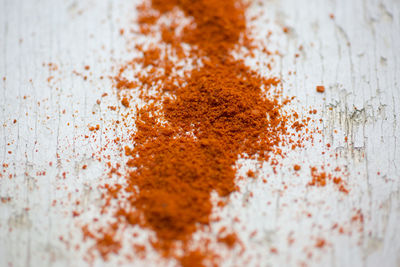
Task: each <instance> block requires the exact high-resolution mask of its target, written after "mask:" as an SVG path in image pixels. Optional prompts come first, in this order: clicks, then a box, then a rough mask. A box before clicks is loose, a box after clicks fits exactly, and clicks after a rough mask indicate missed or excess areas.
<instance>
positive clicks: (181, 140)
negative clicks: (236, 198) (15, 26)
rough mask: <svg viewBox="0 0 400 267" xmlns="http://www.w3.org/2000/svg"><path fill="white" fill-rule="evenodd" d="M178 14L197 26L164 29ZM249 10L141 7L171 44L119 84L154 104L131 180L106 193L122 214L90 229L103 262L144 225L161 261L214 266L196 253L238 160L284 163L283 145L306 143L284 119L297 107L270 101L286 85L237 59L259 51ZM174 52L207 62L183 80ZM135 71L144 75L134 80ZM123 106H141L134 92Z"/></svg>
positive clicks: (140, 126) (204, 1) (167, 1)
mask: <svg viewBox="0 0 400 267" xmlns="http://www.w3.org/2000/svg"><path fill="white" fill-rule="evenodd" d="M175 9H180V10H181V11H182V12H183V13H184V14H185V16H187V17H190V18H191V19H192V20H193V21H192V22H190V23H189V24H188V25H187V26H185V27H184V28H183V30H182V31H181V32H180V33H178V31H177V30H176V28H177V26H178V23H171V24H170V25H166V24H162V25H161V26H160V24H159V23H158V22H159V18H160V17H162V16H163V15H164V14H170V13H172V12H173V11H174V10H175ZM245 10H246V5H245V4H244V3H243V2H241V1H233V0H225V1H220V0H191V1H188V0H162V1H161V0H153V1H152V2H151V3H145V4H143V5H141V6H140V7H139V11H140V13H139V14H140V17H139V20H138V23H139V25H140V27H141V31H142V34H144V35H149V36H150V35H152V34H154V33H160V34H161V37H162V43H161V44H153V45H151V46H140V45H138V46H137V47H136V48H137V49H138V50H139V51H141V53H142V55H143V56H142V57H140V58H136V59H134V60H132V61H130V62H129V63H127V64H126V65H123V66H121V68H120V71H119V73H118V75H117V76H116V77H115V78H114V80H115V86H116V87H117V88H118V90H119V93H120V94H122V93H126V92H129V91H132V90H134V91H139V96H140V98H141V99H142V100H144V101H145V103H147V104H145V105H144V106H143V107H141V108H138V109H137V113H136V119H135V125H136V131H135V132H134V134H132V136H131V137H130V138H129V139H130V141H129V142H130V145H128V146H126V147H125V155H126V156H127V157H128V158H129V159H128V161H127V163H126V164H127V166H128V167H129V171H128V172H127V173H126V174H125V175H124V174H123V178H124V182H123V183H121V184H116V185H107V186H106V189H107V191H106V192H105V193H104V198H105V199H106V203H105V206H104V208H106V207H107V206H108V205H109V203H110V202H111V201H112V200H113V199H116V200H119V201H120V203H123V204H120V205H119V208H118V210H117V211H116V212H115V213H114V214H113V216H114V218H115V219H116V222H115V223H113V224H112V225H110V226H109V227H105V228H103V229H101V230H98V231H97V232H94V231H93V230H90V229H89V228H88V227H85V228H84V233H85V235H86V237H90V238H93V239H95V240H96V249H97V250H98V251H99V252H100V253H101V254H102V255H103V257H107V255H108V254H109V253H116V252H118V251H119V249H120V247H121V244H120V240H119V239H118V238H117V237H116V233H117V231H119V230H120V229H121V228H123V227H126V226H129V225H139V226H141V227H143V228H147V229H150V230H152V231H154V233H155V234H156V237H157V239H156V240H152V241H151V243H152V245H153V247H154V248H155V249H156V250H158V251H159V252H160V254H161V255H163V256H164V257H172V258H175V259H177V260H178V262H179V263H180V265H182V266H203V264H204V262H205V261H207V260H208V261H212V258H213V256H212V255H211V254H209V253H208V252H207V251H205V249H193V247H192V246H190V245H191V238H192V234H193V233H194V232H195V231H197V230H198V229H199V226H200V225H203V226H207V225H209V224H210V214H211V211H212V208H213V203H212V202H211V200H210V194H211V192H213V191H215V192H217V193H218V194H219V196H220V197H226V196H229V194H230V193H232V192H233V191H235V190H237V187H236V186H235V177H236V171H237V167H236V161H237V160H238V158H252V159H257V160H259V161H260V162H264V161H267V162H270V163H271V164H272V165H276V164H277V159H278V158H279V157H283V156H284V154H283V152H282V150H281V147H282V146H285V145H286V146H288V147H290V149H294V148H296V147H297V146H299V145H300V143H297V142H294V141H292V139H291V138H292V136H293V135H294V133H293V132H296V131H300V130H301V129H302V128H303V126H304V121H300V120H298V119H297V118H298V116H297V114H291V113H290V112H283V110H282V108H283V106H284V105H285V104H286V103H287V102H289V100H285V99H284V98H282V96H281V95H279V94H278V95H274V96H271V95H269V96H267V95H268V93H269V92H270V91H271V90H272V89H273V88H276V86H278V85H279V84H280V81H279V79H276V78H265V77H262V76H261V75H260V74H258V73H257V72H256V71H254V70H251V69H250V68H249V67H248V66H246V65H245V63H244V62H243V60H240V59H237V58H236V57H234V56H232V52H233V51H236V50H235V49H238V48H237V47H243V48H247V49H248V50H250V51H251V49H252V46H251V38H250V37H249V33H248V29H247V27H246V17H245ZM156 26H160V27H156ZM183 43H185V44H189V45H190V51H189V52H188V51H184V49H183V48H182V44H183ZM171 54H172V55H174V56H175V57H177V58H179V59H185V58H192V59H197V61H195V60H194V62H195V63H193V64H192V65H193V68H192V70H190V71H186V72H185V73H184V74H183V75H180V76H179V75H175V73H176V71H177V70H178V68H177V67H176V66H175V65H174V62H173V60H171V59H170V57H169V56H171ZM134 66H140V67H141V68H142V71H141V72H138V73H137V74H135V76H134V77H131V78H129V77H126V75H125V71H126V70H129V69H134ZM145 68H146V71H144V69H145ZM275 91H276V90H275ZM154 92H155V93H154ZM121 99H122V105H123V106H125V107H131V106H134V105H135V103H134V102H133V101H132V102H131V103H130V101H131V100H130V98H129V97H126V96H125V95H124V96H123V97H121ZM249 173H250V174H251V175H250V174H249V175H248V176H250V177H252V176H254V172H253V171H250V172H249ZM121 193H124V195H125V197H124V198H122V197H121ZM237 240H238V239H237V236H236V234H234V233H232V234H229V235H226V236H222V237H219V238H218V241H219V242H220V243H223V244H226V245H227V246H228V247H233V246H234V245H235V243H237ZM179 251H183V253H180V252H179ZM214 263H215V261H214Z"/></svg>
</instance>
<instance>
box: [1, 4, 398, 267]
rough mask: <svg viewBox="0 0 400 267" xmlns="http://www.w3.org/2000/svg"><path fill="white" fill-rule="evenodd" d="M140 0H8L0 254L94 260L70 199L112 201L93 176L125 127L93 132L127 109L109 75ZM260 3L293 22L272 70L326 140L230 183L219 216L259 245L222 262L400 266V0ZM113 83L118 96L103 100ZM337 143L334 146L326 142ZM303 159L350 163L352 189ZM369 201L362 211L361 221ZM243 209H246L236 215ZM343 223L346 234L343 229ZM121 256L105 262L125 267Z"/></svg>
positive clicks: (266, 24) (4, 262) (10, 262)
mask: <svg viewBox="0 0 400 267" xmlns="http://www.w3.org/2000/svg"><path fill="white" fill-rule="evenodd" d="M135 3H136V2H134V1H123V0H96V1H95V0H85V1H74V0H37V1H30V0H1V1H0V78H1V81H0V83H1V85H0V90H1V92H0V109H1V110H0V121H1V127H0V164H3V165H1V166H0V170H1V171H2V177H1V178H0V197H1V200H2V201H1V202H0V266H86V265H88V263H87V262H85V261H84V260H83V256H84V255H85V254H86V248H87V246H88V244H86V243H82V244H81V233H80V229H79V227H78V226H77V223H76V219H74V218H73V216H72V211H73V210H75V209H77V207H76V205H75V200H79V201H80V202H81V204H80V206H79V207H78V208H79V210H82V211H85V212H83V213H82V215H81V217H83V218H81V220H87V221H89V220H91V219H92V218H94V217H95V216H96V213H97V212H98V210H97V209H98V207H99V203H100V202H101V198H100V195H99V191H98V189H96V185H97V184H99V183H100V182H101V181H102V180H104V179H107V178H106V174H105V167H104V165H103V164H102V163H101V162H98V161H96V160H94V159H93V157H92V154H93V153H96V152H98V150H99V147H101V146H102V144H104V142H105V140H106V139H107V138H108V137H111V136H113V135H118V134H121V133H118V132H117V133H114V132H113V133H107V134H102V135H99V136H98V137H97V138H95V139H90V141H89V140H87V139H85V138H84V135H86V134H90V132H89V130H88V127H87V126H88V125H95V124H99V125H100V127H101V128H102V129H104V128H105V127H107V126H109V124H110V121H111V120H112V119H118V116H119V114H118V113H117V112H114V113H113V112H110V111H109V110H107V109H106V107H107V105H109V104H110V105H117V104H118V102H117V98H116V97H115V96H113V95H114V94H113V89H112V86H111V84H110V81H108V80H107V79H104V80H101V79H100V76H102V75H109V74H110V72H111V67H112V66H116V63H115V62H121V60H122V59H123V58H126V57H127V56H129V52H127V51H126V46H125V41H124V39H123V38H121V37H120V35H119V29H120V28H129V27H130V26H129V25H131V23H132V20H133V19H134V17H135V9H134V5H135ZM263 3H264V5H263V6H259V5H257V4H254V5H253V6H252V10H251V12H257V11H258V9H260V8H263V9H265V15H264V17H263V18H260V19H259V20H257V25H256V26H257V28H258V30H259V31H260V32H262V31H263V29H265V31H268V30H272V31H273V32H282V27H283V26H287V27H289V29H290V31H289V33H288V34H283V33H277V34H276V35H273V36H274V37H273V38H272V40H271V41H270V42H271V44H270V47H276V48H277V49H278V50H279V51H280V52H281V54H282V57H280V60H279V61H278V62H277V63H276V65H275V66H274V69H273V71H272V73H273V74H275V75H277V76H280V77H282V79H283V81H284V92H285V95H295V96H296V97H297V98H296V102H295V105H296V108H298V109H299V110H304V109H307V108H310V107H312V108H315V109H317V110H318V113H317V118H321V119H322V122H321V125H320V126H321V127H322V129H323V131H322V134H321V135H320V136H318V137H317V138H316V140H319V139H321V140H322V141H321V143H319V142H316V144H315V145H314V146H311V145H308V146H306V148H305V149H304V150H302V151H296V152H293V153H291V154H290V155H289V157H288V158H287V159H285V160H284V161H283V163H284V164H283V166H284V167H283V169H282V170H281V171H279V172H278V174H277V175H272V174H273V173H272V170H271V168H270V166H264V167H263V168H262V169H261V170H259V172H258V176H259V177H267V176H268V175H270V177H268V183H267V184H263V183H262V182H261V179H255V180H254V181H250V182H242V183H241V184H240V186H241V188H242V190H241V193H235V194H233V195H232V196H231V201H230V204H229V205H228V206H227V207H226V208H225V209H224V210H223V211H222V215H221V217H222V218H224V219H223V222H222V223H225V224H228V225H231V227H232V228H233V229H235V230H236V231H238V232H239V233H240V237H241V239H242V240H243V243H244V244H245V245H246V247H247V248H248V249H247V250H246V252H245V253H243V254H240V253H239V251H240V250H239V249H238V250H234V251H231V252H226V253H227V254H226V255H227V257H226V260H224V262H223V263H224V264H223V266H233V265H234V264H237V265H238V266H244V265H245V264H247V265H248V266H299V265H301V264H303V263H305V264H306V265H307V266H338V267H342V266H349V267H350V266H352V267H353V266H368V267H374V266H388V267H389V266H390V267H391V266H400V170H399V164H400V148H399V147H398V146H399V144H398V142H399V138H400V129H399V125H398V122H397V120H398V116H399V115H400V84H399V82H400V81H399V79H400V2H399V1H397V0H382V1H378V0H352V1H348V0H301V1H300V0H282V1H277V0H269V1H267V0H265V1H263ZM330 14H334V19H331V18H330ZM260 36H261V33H260ZM300 46H303V50H302V51H299V47H300ZM297 53H299V54H300V56H299V57H295V54H297ZM49 62H52V63H54V64H56V65H57V66H58V68H57V69H53V68H51V67H49V66H48V65H47V64H48V63H49ZM43 64H46V66H43ZM85 65H90V66H91V69H90V71H89V72H90V75H88V77H89V79H88V81H84V80H83V79H82V77H81V76H79V75H76V74H74V73H73V71H74V70H75V71H76V72H78V73H83V75H85V74H84V73H85V70H84V66H85ZM289 71H292V72H295V73H296V74H295V75H289V74H288V72H289ZM86 72H88V71H86ZM265 74H266V75H270V74H271V73H269V72H266V73H265ZM3 77H5V79H3ZM49 77H53V78H51V79H50V81H48V78H49ZM320 84H322V85H325V87H326V92H325V93H324V94H323V95H321V94H318V93H316V92H315V86H316V85H320ZM104 92H108V94H109V95H110V96H111V97H109V98H107V99H105V100H104V101H105V102H104V103H101V105H98V104H97V103H96V100H98V99H101V95H102V94H103V93H104ZM303 112H304V111H303ZM317 126H318V125H316V127H317ZM107 135H110V136H107ZM345 136H347V137H348V142H345V141H344V137H345ZM328 143H329V144H331V149H330V150H329V151H330V152H329V153H325V154H322V151H325V150H326V144H328ZM335 153H337V154H338V157H331V155H332V154H335ZM117 158H118V157H117V155H116V157H115V159H117ZM293 163H299V164H301V165H302V166H320V165H325V166H326V165H327V164H328V163H329V164H330V165H331V168H332V169H333V168H335V167H337V166H340V167H341V168H342V169H344V170H346V172H347V173H348V176H346V177H345V179H346V181H347V183H348V185H349V188H350V190H351V192H350V194H349V195H344V194H343V193H340V192H338V190H337V188H335V187H333V186H327V187H326V188H310V187H307V186H306V185H307V182H308V181H309V180H310V172H309V169H308V168H306V167H304V168H302V170H301V171H300V175H299V176H295V175H294V174H293V171H292V170H291V168H290V167H291V166H292V164H293ZM252 164H253V163H252V162H246V163H245V166H253V165H254V164H253V165H252ZM83 165H87V166H88V167H87V169H85V170H83V169H82V166H83ZM242 171H243V172H245V168H244V169H243V170H242ZM63 173H65V176H66V178H65V179H64V178H63V177H64V174H63ZM10 175H11V177H10ZM271 175H272V176H271ZM283 182H284V183H285V184H282V183H283ZM285 185H287V186H288V188H287V189H284V186H285ZM249 192H252V194H253V197H251V198H250V197H249ZM358 210H359V211H361V212H362V214H363V222H360V221H357V220H352V218H353V217H354V216H355V215H356V214H357V211H358ZM234 217H238V218H240V220H241V222H240V223H232V222H233V218H234ZM335 224H338V225H340V226H342V227H343V228H344V231H345V232H346V233H345V234H340V233H339V232H338V231H337V229H336V230H335V229H332V228H334V227H333V226H334V225H335ZM216 227H217V226H215V227H214V228H215V229H217V228H216ZM243 227H245V228H243ZM214 228H213V229H214ZM255 230H256V231H257V235H255V236H251V235H250V233H252V232H253V231H255ZM350 232H351V234H350ZM60 236H63V240H60ZM318 238H323V239H325V240H326V241H327V245H326V246H324V247H323V248H322V249H319V248H316V247H315V243H316V241H317V240H318ZM288 239H293V240H294V243H293V244H290V242H288ZM65 240H68V244H69V245H68V244H66V242H65ZM76 244H80V245H81V249H80V250H78V251H77V250H76V249H75V245H76ZM271 248H276V249H277V251H278V253H271ZM310 253H311V254H310ZM150 255H153V254H150ZM122 258H123V257H120V258H118V257H114V258H113V259H111V261H110V262H108V263H105V262H102V261H101V260H100V259H98V260H96V261H95V263H94V264H95V265H96V266H115V264H116V263H118V262H119V261H120V260H122ZM247 259H248V262H246V260H247ZM156 263H157V262H156V261H154V260H152V259H145V260H137V261H134V262H133V264H134V265H135V266H149V265H153V264H156ZM170 264H173V263H170ZM128 265H129V264H128Z"/></svg>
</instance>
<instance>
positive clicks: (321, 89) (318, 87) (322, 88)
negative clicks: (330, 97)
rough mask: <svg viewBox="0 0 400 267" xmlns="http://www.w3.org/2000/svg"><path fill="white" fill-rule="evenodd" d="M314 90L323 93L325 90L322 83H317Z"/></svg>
mask: <svg viewBox="0 0 400 267" xmlns="http://www.w3.org/2000/svg"><path fill="white" fill-rule="evenodd" d="M316 90H317V92H318V93H323V92H325V86H323V85H318V86H317V87H316Z"/></svg>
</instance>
